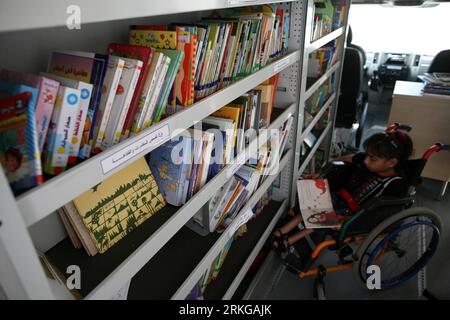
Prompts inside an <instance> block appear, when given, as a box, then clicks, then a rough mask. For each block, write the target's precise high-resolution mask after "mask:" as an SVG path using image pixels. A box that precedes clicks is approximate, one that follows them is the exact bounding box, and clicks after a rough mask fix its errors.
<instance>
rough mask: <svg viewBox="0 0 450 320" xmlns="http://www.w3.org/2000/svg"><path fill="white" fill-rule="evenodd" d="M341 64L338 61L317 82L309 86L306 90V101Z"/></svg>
mask: <svg viewBox="0 0 450 320" xmlns="http://www.w3.org/2000/svg"><path fill="white" fill-rule="evenodd" d="M340 66H341V62H340V61H338V62H336V63H335V64H334V65H333V66H332V67H331V68H330V69H328V70H327V72H325V73H324V74H323V75H322V76H321V77H320V78H319V79H318V80H317V81H316V82H314V84H313V85H311V87H309V88H308V89H307V90H306V92H305V101H306V100H308V99H309V98H310V97H311V96H312V95H313V93H314V92H315V91H316V90H317V89H319V87H320V86H321V85H322V84H323V83H324V82H325V81H326V80H327V79H329V78H330V77H331V75H332V74H333V73H334V72H335V71H336V70H338V69H339V67H340Z"/></svg>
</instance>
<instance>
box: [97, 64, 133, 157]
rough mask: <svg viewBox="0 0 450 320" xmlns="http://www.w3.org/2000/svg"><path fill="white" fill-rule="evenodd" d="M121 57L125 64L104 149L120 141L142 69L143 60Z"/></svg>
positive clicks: (112, 108) (104, 139) (104, 140)
mask: <svg viewBox="0 0 450 320" xmlns="http://www.w3.org/2000/svg"><path fill="white" fill-rule="evenodd" d="M121 59H122V60H124V62H125V64H124V67H123V71H122V75H121V76H120V80H119V84H118V86H117V91H116V96H115V97H114V102H113V105H112V107H111V113H110V115H109V119H108V123H107V125H106V129H105V136H104V137H103V140H102V143H101V145H100V148H101V149H102V150H105V149H108V148H109V147H111V146H113V145H115V144H117V143H119V141H120V138H121V136H122V129H123V125H124V123H125V119H126V116H127V113H128V109H129V108H130V104H131V99H132V98H133V95H134V90H135V88H136V84H137V81H138V79H139V74H140V73H141V69H142V61H140V60H136V59H129V58H124V57H122V58H121Z"/></svg>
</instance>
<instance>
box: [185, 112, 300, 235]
mask: <svg viewBox="0 0 450 320" xmlns="http://www.w3.org/2000/svg"><path fill="white" fill-rule="evenodd" d="M292 122H293V118H292V117H291V118H289V119H288V120H287V121H286V122H285V123H284V125H283V126H282V127H281V128H280V129H279V130H278V131H275V132H274V133H272V136H271V138H270V140H269V141H268V143H266V144H264V145H263V146H261V147H260V149H259V150H258V154H257V156H256V157H255V158H256V159H249V161H248V163H247V164H245V165H243V166H242V167H240V168H239V169H238V170H237V172H236V173H235V174H234V176H232V178H231V179H230V180H229V181H228V182H227V183H226V184H225V185H224V186H222V187H221V189H219V191H218V192H217V193H216V194H215V195H214V196H213V197H212V198H211V200H210V201H209V204H208V214H209V219H208V221H209V231H210V232H214V231H218V232H222V231H223V230H225V229H226V228H227V227H228V226H229V225H230V224H231V223H232V222H233V220H234V218H235V217H236V215H237V214H238V213H239V212H240V210H241V209H242V207H243V206H244V205H245V203H246V202H247V201H248V200H249V199H250V197H251V196H252V194H253V193H254V192H255V191H256V190H257V189H258V188H259V186H260V185H261V184H262V183H263V182H264V181H265V179H266V178H267V176H268V175H270V174H278V170H277V165H278V164H279V159H280V158H281V154H282V153H283V150H284V148H285V146H286V143H287V140H288V133H289V130H290V128H291V126H292ZM254 209H255V211H254V212H256V213H257V212H258V210H259V209H260V206H257V208H254ZM202 218H203V217H202V216H201V215H200V214H197V215H195V216H194V218H193V219H194V220H196V222H197V223H198V224H202V221H203V220H202Z"/></svg>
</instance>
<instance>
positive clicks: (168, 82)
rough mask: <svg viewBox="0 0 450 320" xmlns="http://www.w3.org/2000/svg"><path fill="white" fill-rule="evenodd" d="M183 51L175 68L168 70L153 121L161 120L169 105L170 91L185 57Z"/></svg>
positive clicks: (175, 62) (175, 63)
mask: <svg viewBox="0 0 450 320" xmlns="http://www.w3.org/2000/svg"><path fill="white" fill-rule="evenodd" d="M183 56H184V54H183V52H180V54H179V55H178V57H177V58H176V60H175V61H174V62H173V63H174V68H173V69H172V70H171V72H169V71H168V72H167V76H166V79H165V81H164V84H163V89H162V92H161V95H160V99H158V103H157V108H156V113H155V116H154V117H153V122H159V121H160V120H161V116H162V114H163V112H164V110H165V108H166V105H167V98H168V96H169V92H170V90H171V88H172V86H173V82H174V80H175V76H176V75H177V71H178V68H179V66H180V63H181V59H183Z"/></svg>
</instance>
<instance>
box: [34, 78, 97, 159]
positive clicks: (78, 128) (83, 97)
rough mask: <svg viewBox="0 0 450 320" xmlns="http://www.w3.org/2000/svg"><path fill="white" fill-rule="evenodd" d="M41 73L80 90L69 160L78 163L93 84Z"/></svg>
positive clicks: (63, 84)
mask: <svg viewBox="0 0 450 320" xmlns="http://www.w3.org/2000/svg"><path fill="white" fill-rule="evenodd" d="M41 74H42V75H44V76H46V77H48V78H50V79H54V80H56V81H58V82H59V83H60V84H61V85H62V86H66V87H70V88H73V89H78V90H80V105H79V108H78V115H77V118H76V121H75V129H74V132H73V136H72V139H71V144H70V150H69V160H68V164H69V165H74V164H76V163H77V159H78V154H79V151H80V144H81V139H82V138H83V131H84V125H85V123H86V117H87V114H88V111H89V105H90V102H91V98H92V89H93V85H92V84H90V83H86V82H83V81H78V80H72V79H69V78H64V77H60V76H56V75H54V74H50V73H42V72H41ZM52 109H53V106H52Z"/></svg>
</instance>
